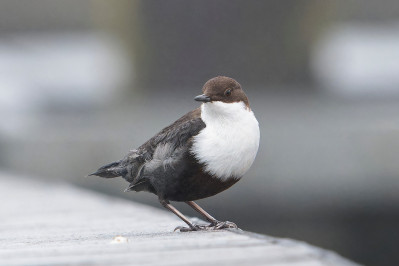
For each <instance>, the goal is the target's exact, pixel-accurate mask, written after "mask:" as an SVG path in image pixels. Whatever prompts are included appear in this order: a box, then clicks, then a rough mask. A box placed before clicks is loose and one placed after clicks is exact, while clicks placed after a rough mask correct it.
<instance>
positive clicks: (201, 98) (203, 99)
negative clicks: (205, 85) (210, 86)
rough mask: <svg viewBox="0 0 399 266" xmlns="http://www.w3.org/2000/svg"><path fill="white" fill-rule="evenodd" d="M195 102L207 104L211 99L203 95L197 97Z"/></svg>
mask: <svg viewBox="0 0 399 266" xmlns="http://www.w3.org/2000/svg"><path fill="white" fill-rule="evenodd" d="M194 100H196V101H197V102H204V103H207V102H210V101H211V98H210V97H209V96H206V95H205V94H202V95H198V96H197V97H195V98H194Z"/></svg>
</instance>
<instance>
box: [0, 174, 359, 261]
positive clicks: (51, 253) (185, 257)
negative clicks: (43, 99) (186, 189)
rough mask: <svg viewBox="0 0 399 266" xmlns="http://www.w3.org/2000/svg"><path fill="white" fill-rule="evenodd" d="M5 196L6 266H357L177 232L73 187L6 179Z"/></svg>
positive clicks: (268, 243)
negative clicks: (118, 237)
mask: <svg viewBox="0 0 399 266" xmlns="http://www.w3.org/2000/svg"><path fill="white" fill-rule="evenodd" d="M0 195H1V201H0V206H1V208H0V210H1V212H0V232H1V233H0V265H190V266H194V265H207V266H209V265H268V266H274V265H284V266H285V265H287V266H288V265H292V266H294V265H295V266H300V265H303V266H319V265H320V266H321V265H329V266H340V265H342V266H344V265H345V266H349V265H356V264H355V263H353V262H350V261H348V260H346V259H344V258H342V257H340V256H338V255H337V254H335V253H333V252H330V251H326V250H322V249H320V248H317V247H313V246H310V245H308V244H306V243H303V242H298V241H294V240H288V239H278V238H273V237H268V236H264V235H259V234H254V233H249V232H243V231H239V230H229V231H226V230H224V231H217V232H190V233H180V232H173V228H175V227H176V226H179V225H183V224H182V222H181V221H180V220H178V218H176V217H175V216H174V215H173V214H171V213H168V212H166V211H163V210H160V209H156V208H153V207H149V206H145V205H141V204H136V203H133V202H130V201H125V200H122V199H117V198H112V197H108V196H104V195H102V194H97V193H94V192H90V191H86V190H82V189H78V188H75V187H71V186H69V185H63V184H58V185H55V184H47V183H41V182H38V181H36V180H30V179H27V178H21V177H16V176H12V175H10V174H6V173H0ZM116 236H122V238H120V239H119V240H120V242H118V241H117V240H118V239H117V240H113V239H114V238H115V237H116Z"/></svg>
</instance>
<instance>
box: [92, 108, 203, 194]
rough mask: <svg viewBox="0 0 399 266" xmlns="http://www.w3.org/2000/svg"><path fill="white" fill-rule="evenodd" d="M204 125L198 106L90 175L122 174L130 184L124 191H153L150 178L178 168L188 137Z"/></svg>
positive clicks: (112, 175)
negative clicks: (118, 158) (117, 159)
mask: <svg viewBox="0 0 399 266" xmlns="http://www.w3.org/2000/svg"><path fill="white" fill-rule="evenodd" d="M203 128H205V123H204V122H203V121H202V119H201V109H200V108H197V109H194V110H193V111H191V112H189V113H187V114H186V115H184V116H183V117H181V118H180V119H178V120H177V121H175V122H174V123H173V124H171V125H169V126H167V127H165V128H164V129H162V130H161V131H160V132H159V133H158V134H156V135H155V136H154V137H152V138H151V139H149V140H148V141H147V142H145V143H144V144H143V145H141V146H140V147H139V148H138V149H136V150H132V151H130V152H129V153H128V154H127V155H126V156H125V157H124V158H123V159H122V160H120V161H116V162H113V163H110V164H107V165H104V166H103V167H100V168H99V169H98V170H97V171H96V172H95V173H92V174H91V175H97V176H100V177H104V178H113V177H118V176H122V177H123V178H124V179H125V180H126V181H128V182H129V183H130V185H129V187H128V189H127V190H135V191H141V190H148V191H150V192H153V193H154V191H151V190H153V189H154V188H152V187H151V184H150V183H149V182H148V181H149V178H150V177H151V176H153V175H157V174H163V175H165V174H169V175H173V174H175V173H174V172H176V171H178V169H175V164H176V163H178V159H180V158H181V156H183V155H184V154H185V153H187V152H188V151H189V149H190V147H191V138H192V137H193V136H195V135H197V134H198V133H199V132H200V131H201V130H202V129H203ZM161 172H162V173H161Z"/></svg>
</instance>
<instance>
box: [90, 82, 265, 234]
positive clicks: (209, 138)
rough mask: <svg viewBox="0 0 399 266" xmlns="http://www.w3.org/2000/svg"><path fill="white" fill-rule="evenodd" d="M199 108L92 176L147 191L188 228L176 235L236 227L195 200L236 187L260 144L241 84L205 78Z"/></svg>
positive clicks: (257, 129) (196, 98)
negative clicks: (187, 211) (199, 220)
mask: <svg viewBox="0 0 399 266" xmlns="http://www.w3.org/2000/svg"><path fill="white" fill-rule="evenodd" d="M202 91H203V94H202V95H199V96H197V97H195V98H194V99H195V100H196V101H200V102H202V104H201V107H200V108H197V109H195V110H193V111H191V112H189V113H187V114H186V115H184V116H183V117H181V118H180V119H179V120H177V121H176V122H174V123H173V124H171V125H170V126H168V127H165V128H164V129H162V130H161V132H159V133H158V134H157V135H155V136H154V137H152V138H151V139H149V140H148V141H147V142H146V143H144V144H143V145H141V146H140V147H139V148H138V149H136V150H132V151H130V152H129V153H128V154H127V155H126V156H125V157H124V158H123V159H122V160H120V161H117V162H113V163H110V164H107V165H105V166H103V167H101V168H99V169H98V170H97V171H96V172H95V173H92V174H91V175H97V176H100V177H105V178H113V177H118V176H121V177H123V178H124V179H125V180H126V181H128V182H129V183H130V185H129V187H128V188H127V189H126V191H131V190H133V191H147V192H151V193H153V194H155V195H157V196H158V198H159V202H160V203H161V204H162V205H163V206H164V207H165V208H167V209H168V210H170V211H172V212H173V213H174V214H176V215H177V216H178V217H179V218H180V219H182V220H183V221H184V222H185V223H186V224H187V225H188V226H189V227H177V228H176V229H178V230H180V231H182V232H183V231H197V230H214V229H223V228H237V226H236V225H235V224H234V223H232V222H220V221H218V220H216V219H215V218H213V217H212V216H211V215H209V214H208V213H207V212H205V211H204V210H203V209H202V208H201V207H200V206H198V205H197V204H196V203H195V202H194V200H199V199H203V198H207V197H210V196H213V195H215V194H217V193H220V192H222V191H224V190H226V189H228V188H229V187H231V186H232V185H234V184H235V183H236V182H237V181H238V180H240V179H241V177H242V176H243V175H244V174H245V173H246V172H247V171H248V169H249V168H250V167H251V165H252V163H253V161H254V159H255V156H256V153H257V151H258V146H259V125H258V121H257V120H256V118H255V115H254V113H253V112H252V110H251V108H250V107H249V101H248V98H247V96H246V95H245V93H244V91H243V90H242V88H241V85H240V84H239V83H238V82H237V81H235V80H234V79H232V78H228V77H222V76H219V77H215V78H212V79H210V80H208V81H207V82H206V83H205V85H204V87H203V89H202ZM169 201H183V202H185V203H187V204H188V205H189V206H191V207H192V208H193V209H194V210H196V211H197V212H199V213H200V214H201V215H203V216H204V217H205V218H206V219H207V220H208V221H209V222H210V224H209V225H196V224H193V223H191V222H190V221H189V220H188V219H187V218H186V217H185V216H184V215H183V214H182V213H181V212H179V211H178V210H177V209H176V208H175V207H173V206H172V205H171V204H170V202H169Z"/></svg>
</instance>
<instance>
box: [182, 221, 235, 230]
mask: <svg viewBox="0 0 399 266" xmlns="http://www.w3.org/2000/svg"><path fill="white" fill-rule="evenodd" d="M227 228H234V229H238V227H237V225H236V224H235V223H232V222H229V221H225V222H220V221H215V222H213V223H211V224H209V225H198V224H194V225H193V226H192V227H184V226H178V227H176V228H175V230H174V232H175V231H180V232H191V231H213V230H222V229H227Z"/></svg>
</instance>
